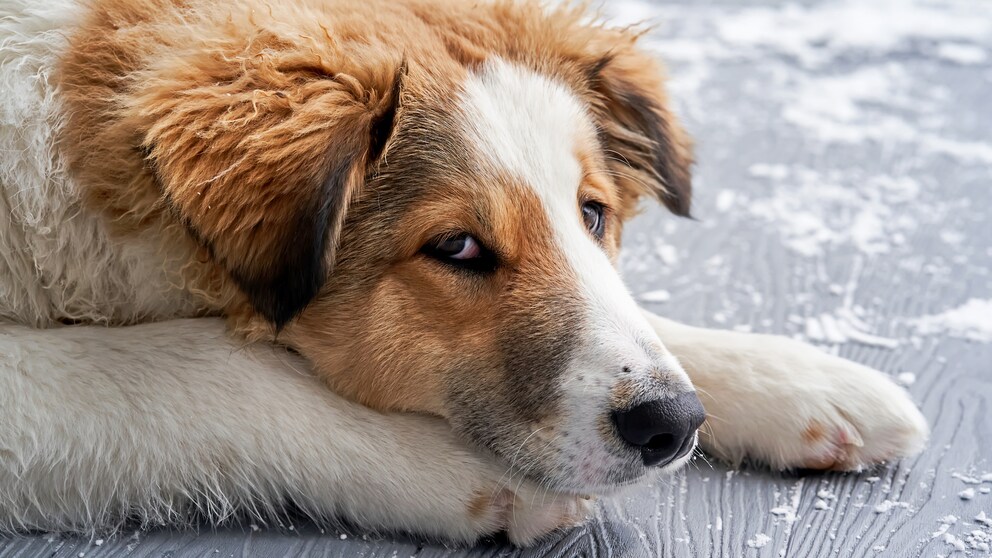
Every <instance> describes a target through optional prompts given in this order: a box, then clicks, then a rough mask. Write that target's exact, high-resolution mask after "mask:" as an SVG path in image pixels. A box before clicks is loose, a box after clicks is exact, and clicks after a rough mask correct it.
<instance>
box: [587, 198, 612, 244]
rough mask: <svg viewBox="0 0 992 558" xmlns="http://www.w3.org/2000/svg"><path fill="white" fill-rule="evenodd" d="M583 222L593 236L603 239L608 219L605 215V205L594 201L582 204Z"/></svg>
mask: <svg viewBox="0 0 992 558" xmlns="http://www.w3.org/2000/svg"><path fill="white" fill-rule="evenodd" d="M582 221H583V222H584V223H585V224H586V228H587V229H589V232H590V233H592V235H593V236H595V237H596V238H597V239H601V238H603V233H604V232H606V230H605V229H606V218H605V217H604V215H603V204H601V203H599V202H594V201H588V202H585V203H584V204H582Z"/></svg>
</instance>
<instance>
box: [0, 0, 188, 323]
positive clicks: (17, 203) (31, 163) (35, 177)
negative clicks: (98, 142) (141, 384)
mask: <svg viewBox="0 0 992 558" xmlns="http://www.w3.org/2000/svg"><path fill="white" fill-rule="evenodd" d="M79 13H80V8H79V7H78V6H76V5H75V3H74V2H72V1H71V0H46V1H44V2H37V1H33V0H0V39H2V40H0V91H2V92H3V95H2V96H0V153H2V154H3V156H2V157H0V300H2V301H3V303H2V304H0V320H9V321H13V322H17V323H22V324H31V325H35V326H48V325H51V324H52V323H53V322H55V321H56V320H59V319H68V320H81V321H86V322H96V323H110V324H122V323H136V322H141V321H149V320H157V319H166V318H174V317H182V316H188V315H191V314H193V313H194V311H195V310H196V306H195V304H194V302H193V299H192V298H191V297H189V296H188V295H187V294H185V293H184V291H183V290H182V289H180V288H179V287H178V284H179V277H178V276H177V275H175V270H176V269H178V266H176V265H173V266H172V267H171V270H172V271H171V274H170V271H169V269H170V268H169V267H167V266H166V265H164V264H165V263H166V262H169V261H170V255H169V254H161V253H157V250H159V248H157V243H153V242H152V241H151V240H150V239H142V238H132V239H128V241H127V242H122V241H113V240H111V239H110V238H109V237H108V235H107V232H106V231H105V229H104V226H103V224H102V223H101V222H100V221H99V220H98V218H97V217H96V216H94V215H92V214H89V213H86V212H84V211H81V208H80V205H79V197H78V195H77V192H76V191H75V188H74V185H73V184H72V181H71V180H70V179H69V177H68V175H67V173H66V168H65V165H64V163H63V160H62V157H61V156H60V155H59V152H58V146H57V142H56V140H57V135H58V131H59V126H60V123H61V117H60V114H61V113H60V104H59V96H58V91H57V88H56V84H55V83H54V73H55V71H56V64H57V60H58V57H59V54H60V53H61V51H62V50H63V49H64V48H65V46H66V37H65V34H66V33H67V32H68V31H69V30H71V28H72V23H73V20H74V17H76V16H77V14H79Z"/></svg>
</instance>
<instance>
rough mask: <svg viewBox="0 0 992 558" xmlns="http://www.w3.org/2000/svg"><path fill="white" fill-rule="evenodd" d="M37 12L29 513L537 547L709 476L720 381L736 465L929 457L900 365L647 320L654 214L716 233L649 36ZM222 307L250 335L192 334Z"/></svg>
mask: <svg viewBox="0 0 992 558" xmlns="http://www.w3.org/2000/svg"><path fill="white" fill-rule="evenodd" d="M34 4H35V3H34V2H29V1H26V0H0V83H2V84H3V87H4V91H5V93H6V95H5V98H4V99H3V100H2V101H0V111H2V112H0V115H2V119H0V148H2V150H3V151H2V152H3V156H2V158H0V205H2V207H0V253H2V255H3V257H4V258H5V261H4V262H3V265H0V300H2V301H3V302H2V305H0V318H2V320H3V321H6V322H8V324H7V325H2V326H0V359H2V360H0V398H2V401H3V405H2V407H0V436H2V437H0V457H2V459H0V528H14V529H19V528H41V529H77V530H79V529H83V530H85V529H91V528H101V527H105V526H107V525H113V524H115V523H116V522H120V521H123V520H126V519H128V518H131V517H140V518H145V519H149V520H173V519H176V518H178V517H180V516H185V515H186V514H187V512H188V511H190V510H191V509H195V510H198V511H200V512H204V513H206V514H208V515H210V516H211V517H213V518H215V519H220V518H223V517H224V516H225V515H226V514H228V513H230V512H232V511H246V510H247V511H257V512H267V511H272V510H273V509H276V508H278V507H280V506H281V505H282V504H284V503H285V502H288V501H292V502H294V503H295V504H296V505H299V506H301V507H302V508H303V509H305V510H307V511H309V512H311V513H313V514H315V515H333V514H335V513H343V514H344V515H346V516H348V517H350V518H352V519H353V520H355V521H358V522H361V523H363V524H365V525H367V526H370V527H381V528H390V529H396V528H401V529H407V530H411V531H416V532H421V533H428V534H434V535H438V536H444V537H448V538H455V539H461V540H471V539H473V538H475V537H477V536H479V535H480V534H484V533H489V532H492V531H495V530H500V529H507V530H509V532H510V534H511V537H513V538H514V539H515V540H518V541H528V540H531V539H532V538H533V537H535V536H538V535H540V534H541V533H543V532H546V531H547V530H550V529H552V528H554V527H556V526H558V525H561V524H566V523H568V522H571V521H574V520H575V519H577V518H578V517H580V516H581V512H582V510H583V509H584V506H583V503H584V502H585V500H584V499H583V498H582V496H583V495H587V494H598V493H608V492H610V491H611V490H614V489H616V488H617V487H619V486H623V485H629V484H632V483H635V482H637V481H638V480H640V479H641V478H643V476H644V475H645V474H647V472H648V469H647V468H648V467H651V466H654V465H662V466H663V467H664V468H665V469H674V468H676V467H678V466H679V465H681V464H682V463H684V462H685V460H686V459H688V456H689V453H690V452H691V449H692V447H694V444H695V439H696V437H695V428H696V426H698V422H697V421H698V420H701V417H700V416H699V414H698V412H697V411H696V408H697V407H698V401H697V400H696V395H695V393H694V392H695V390H694V389H693V386H695V387H697V388H699V399H701V400H702V401H703V404H704V405H705V407H706V409H707V411H708V412H709V416H710V420H709V422H708V423H707V424H708V428H707V429H706V430H705V435H703V436H702V437H701V441H702V443H703V444H704V446H706V447H707V449H709V450H710V451H712V452H714V453H716V454H718V455H719V456H721V457H725V458H728V459H732V460H739V459H741V458H743V457H745V456H751V457H754V458H757V459H760V460H763V461H766V462H768V463H770V464H771V465H773V466H776V467H817V468H829V467H836V468H842V469H857V468H860V467H863V466H866V465H869V464H871V463H875V462H878V461H881V460H885V459H890V458H893V457H898V456H901V455H905V454H907V453H910V452H914V451H917V450H918V449H919V448H920V447H921V445H922V443H923V441H924V440H925V438H926V425H925V423H924V422H923V419H922V417H921V416H920V415H919V412H918V411H917V410H916V409H915V408H914V407H913V405H912V403H911V402H910V401H909V399H908V398H907V397H906V395H905V393H904V392H903V391H902V390H900V389H899V388H897V387H896V386H895V385H894V384H892V383H891V382H890V381H889V380H888V379H886V378H885V377H884V376H882V375H881V374H879V373H878V372H875V371H872V370H868V369H866V368H863V367H860V366H858V365H856V364H853V363H850V362H847V361H843V360H841V359H837V358H834V357H830V356H827V355H824V354H822V353H819V352H817V351H815V350H813V349H810V348H808V347H806V346H804V345H801V344H798V343H795V342H792V341H789V340H785V339H782V338H777V337H767V336H756V335H746V334H737V333H728V332H713V331H706V330H699V329H695V328H689V327H686V326H681V325H678V324H674V323H671V322H668V321H667V320H663V319H661V318H658V317H656V316H652V315H647V314H642V312H641V311H639V310H638V309H637V308H636V306H635V305H634V304H633V302H632V300H631V299H630V297H629V295H628V294H627V292H626V290H625V289H624V287H623V285H622V283H620V281H619V278H618V276H617V275H616V273H615V272H614V271H613V270H612V268H611V266H610V262H611V261H612V259H613V258H615V255H616V251H617V249H618V246H619V241H620V237H619V234H620V229H621V225H622V222H623V221H624V220H625V219H626V218H627V217H629V216H630V215H631V214H632V212H633V210H634V206H635V205H636V202H637V200H638V199H639V198H641V197H642V196H653V197H656V198H658V199H660V200H661V201H663V202H664V203H665V204H666V205H667V206H668V207H669V208H670V209H671V210H672V211H673V212H675V213H677V214H683V215H684V214H687V213H688V207H689V196H690V185H689V171H688V166H689V164H690V161H691V158H690V156H689V152H688V143H687V141H686V140H685V138H684V136H683V134H682V132H681V130H680V128H679V127H678V124H677V123H676V122H675V120H674V117H672V115H671V114H670V112H669V111H668V110H667V108H665V100H664V94H663V91H662V90H661V78H660V74H659V72H658V70H657V68H656V67H655V65H654V63H653V62H652V61H651V60H650V58H648V57H646V56H645V55H643V54H641V53H639V52H638V51H637V50H636V49H635V48H634V38H633V36H631V35H630V34H629V33H628V32H625V31H617V30H609V29H605V28H602V27H598V26H595V25H591V24H588V23H585V22H584V21H585V20H584V19H583V17H582V14H581V13H578V12H572V11H558V12H556V13H550V12H548V11H546V10H544V9H542V8H539V7H536V6H531V5H529V4H526V3H524V4H497V5H488V4H486V5H480V6H477V7H475V8H470V7H466V6H465V5H464V4H462V3H460V2H444V1H441V0H434V1H430V0H407V1H404V2H350V1H344V0H341V1H335V2H331V1H329V0H328V1H317V0H314V1H308V0H301V1H299V2H296V3H291V4H285V5H284V4H271V3H263V2H257V3H256V2H254V0H244V1H243V2H241V3H237V4H235V5H224V6H215V5H214V4H215V3H212V2H206V1H205V0H204V1H202V2H201V1H191V2H172V1H167V0H161V1H154V2H146V3H138V2H129V1H126V0H96V1H94V2H90V3H84V4H80V3H76V2H71V1H68V0H60V1H59V2H55V3H46V4H45V5H44V6H34ZM206 315H224V316H226V317H227V318H228V324H229V325H230V326H231V327H232V328H233V329H234V331H235V334H234V336H230V335H226V334H224V333H223V331H222V330H223V326H222V323H221V321H220V320H217V319H213V318H199V319H196V320H192V321H189V320H178V321H163V320H170V319H175V318H192V317H197V316H206ZM145 322H161V323H155V324H148V325H142V326H134V327H115V328H100V327H96V326H93V325H78V326H73V327H69V328H61V327H58V326H60V325H61V324H66V323H82V324H101V325H112V326H125V325H129V324H139V323H145ZM28 326H31V327H42V328H53V329H44V330H35V329H30V328H29V327H28ZM277 334H278V337H277ZM245 339H247V340H249V341H263V342H270V341H274V340H277V341H278V342H280V343H283V344H287V345H289V346H291V347H292V348H294V349H296V350H297V351H299V352H300V353H301V354H302V355H303V356H304V357H306V359H307V361H309V364H310V365H313V367H314V368H315V370H316V373H317V376H319V377H320V378H321V379H322V380H324V381H325V382H326V383H327V384H329V385H330V386H331V387H332V388H333V391H334V392H336V393H338V394H340V395H341V396H344V397H347V398H348V399H351V400H353V401H357V402H360V403H364V404H365V406H361V405H358V404H356V403H352V402H349V401H347V400H345V399H341V398H339V397H338V396H335V395H332V394H331V393H329V392H327V391H326V390H324V389H323V388H322V387H321V386H319V384H318V383H317V382H315V381H314V380H313V379H312V378H310V376H309V373H305V372H297V370H298V369H300V368H302V367H303V366H304V361H303V360H301V359H299V358H298V357H296V356H292V355H290V354H289V353H286V352H284V351H283V350H281V349H278V348H276V347H272V346H271V345H248V346H247V348H245ZM413 339H416V341H417V342H412V341H411V340H413ZM673 355H674V357H677V358H678V362H677V361H676V360H675V359H674V358H673ZM680 362H681V365H680ZM683 367H684V368H685V369H684V370H683ZM690 379H691V383H690ZM673 402H674V403H673ZM369 407H372V408H375V409H378V410H380V411H387V412H396V411H417V412H420V413H428V414H433V415H437V416H439V417H442V418H443V419H446V420H447V422H445V421H444V420H441V419H440V418H429V417H419V416H411V415H404V414H380V413H379V412H376V411H373V410H371V409H370V408H369ZM645 413H647V415H645ZM635 415H636V416H635ZM645 416H647V418H644V417H645ZM635 418H636V419H637V421H635ZM645 421H646V423H649V425H650V426H651V428H653V429H654V430H651V431H650V432H648V433H647V434H644V433H643V432H641V430H642V428H641V426H643V423H645ZM635 422H636V424H635ZM449 424H450V425H451V426H453V427H454V430H455V432H454V433H453V432H452V431H451V426H449ZM659 428H661V430H658V429H659ZM456 434H457V435H458V436H460V438H459V437H456ZM642 435H644V436H645V437H644V439H643V440H641V439H640V436H642ZM466 438H467V439H470V440H472V441H473V442H474V443H475V444H476V445H478V446H481V447H482V448H484V450H485V451H486V452H488V453H481V454H480V453H478V452H477V451H471V450H468V449H467V446H466V447H465V448H463V447H462V446H461V445H460V444H459V442H458V440H459V439H462V440H464V439H466ZM384 447H388V450H384V449H383V448H384ZM383 453H385V455H382V454H383ZM490 453H491V454H493V455H490ZM508 466H509V467H510V469H507V467H508ZM504 473H505V474H504ZM53 477H54V478H58V479H60V482H57V483H52V482H50V481H51V479H52V478H53ZM63 478H64V479H65V482H61V479H63ZM548 489H552V490H553V491H554V492H555V495H554V496H553V497H543V496H542V494H543V492H544V491H546V490H548Z"/></svg>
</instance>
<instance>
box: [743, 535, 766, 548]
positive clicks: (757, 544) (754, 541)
mask: <svg viewBox="0 0 992 558" xmlns="http://www.w3.org/2000/svg"><path fill="white" fill-rule="evenodd" d="M770 542H772V538H771V537H769V536H768V535H766V534H764V533H757V534H755V535H754V537H752V538H750V539H748V540H747V546H748V548H764V546H765V545H767V544H768V543H770Z"/></svg>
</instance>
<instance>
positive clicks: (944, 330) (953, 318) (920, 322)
mask: <svg viewBox="0 0 992 558" xmlns="http://www.w3.org/2000/svg"><path fill="white" fill-rule="evenodd" d="M910 324H911V325H912V326H914V327H915V328H916V330H917V331H918V332H919V333H921V334H923V335H942V334H944V335H950V336H951V337H958V338H962V339H967V340H969V341H977V342H980V343H992V299H988V300H983V299H979V298H972V299H970V300H968V302H966V303H964V304H963V305H961V306H959V307H957V308H952V309H950V310H947V311H945V312H941V313H939V314H931V315H929V316H923V317H920V318H916V319H913V320H910Z"/></svg>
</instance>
